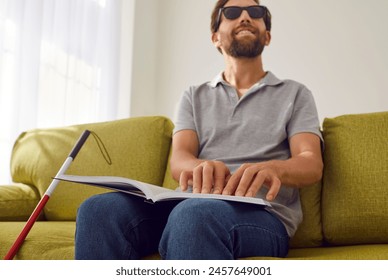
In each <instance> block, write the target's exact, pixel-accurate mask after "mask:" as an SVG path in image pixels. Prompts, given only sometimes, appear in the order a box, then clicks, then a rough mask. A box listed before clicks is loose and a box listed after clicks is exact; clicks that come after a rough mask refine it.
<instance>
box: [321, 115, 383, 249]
mask: <svg viewBox="0 0 388 280" xmlns="http://www.w3.org/2000/svg"><path fill="white" fill-rule="evenodd" d="M323 135H324V139H325V146H326V148H325V152H324V164H325V169H324V177H323V195H322V219H323V232H324V237H325V238H326V240H327V242H329V243H330V244H335V245H343V244H368V243H369V244H371V243H387V242H388V207H387V205H388V112H382V113H371V114H359V115H346V116H341V117H337V118H332V119H325V120H324V123H323Z"/></svg>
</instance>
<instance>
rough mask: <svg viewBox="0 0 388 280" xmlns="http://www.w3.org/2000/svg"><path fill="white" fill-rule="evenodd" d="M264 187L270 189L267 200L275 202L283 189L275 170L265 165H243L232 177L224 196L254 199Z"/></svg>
mask: <svg viewBox="0 0 388 280" xmlns="http://www.w3.org/2000/svg"><path fill="white" fill-rule="evenodd" d="M263 185H264V186H266V187H267V188H268V189H269V190H268V193H267V196H266V199H267V200H268V201H272V200H274V199H275V197H276V196H277V194H278V193H279V190H280V187H281V181H280V179H279V175H278V174H277V173H276V171H275V169H274V168H271V166H270V165H265V164H263V163H248V164H243V165H241V167H240V168H239V169H237V171H236V172H235V173H234V174H233V175H232V176H231V177H230V179H229V180H228V183H227V185H226V186H225V188H224V190H223V192H222V194H225V195H233V194H234V195H237V196H249V197H254V196H256V194H257V193H258V191H259V190H260V188H261V187H262V186H263Z"/></svg>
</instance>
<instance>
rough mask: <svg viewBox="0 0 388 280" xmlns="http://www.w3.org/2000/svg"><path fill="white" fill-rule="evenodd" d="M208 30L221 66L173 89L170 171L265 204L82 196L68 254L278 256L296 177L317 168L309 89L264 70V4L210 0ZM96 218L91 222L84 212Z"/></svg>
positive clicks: (291, 224)
mask: <svg viewBox="0 0 388 280" xmlns="http://www.w3.org/2000/svg"><path fill="white" fill-rule="evenodd" d="M211 31H212V35H211V39H212V42H213V44H214V46H215V47H216V48H217V49H218V50H219V51H220V52H221V54H222V55H223V57H224V60H225V69H224V71H222V72H221V73H220V74H219V75H218V76H217V77H215V78H214V79H213V80H212V81H211V82H206V83H204V84H202V85H199V86H192V87H190V88H189V89H188V90H187V91H185V92H184V94H183V95H182V98H181V101H180V106H179V110H178V114H177V118H176V121H175V129H174V135H173V144H172V157H171V162H170V165H171V171H172V174H173V177H174V178H175V179H176V180H177V181H179V184H180V187H181V189H182V190H183V191H192V192H194V193H215V194H223V195H236V196H247V197H260V198H263V199H266V200H267V201H269V202H270V203H271V207H258V206H256V205H250V204H244V203H236V202H234V203H233V202H227V201H223V200H210V199H187V200H184V201H181V202H171V203H161V204H155V205H150V204H147V203H144V202H143V201H142V200H141V199H138V198H134V197H132V196H128V195H125V194H122V193H113V194H112V193H110V194H104V195H99V196H95V197H92V198H90V199H89V200H87V201H85V202H84V203H83V204H82V205H81V207H80V209H79V213H78V217H77V233H76V258H78V259H139V258H142V257H145V256H147V255H148V254H151V253H154V252H157V251H158V250H159V253H160V255H161V257H162V258H163V259H238V258H244V257H252V256H270V257H285V256H286V255H287V253H288V246H289V239H290V238H291V237H292V236H293V235H294V234H295V232H296V230H297V227H298V225H299V224H300V222H301V221H302V218H303V217H302V210H301V205H300V200H299V191H298V189H299V188H301V187H305V186H309V185H311V184H313V183H315V182H317V181H319V180H320V179H321V177H322V169H323V163H322V156H321V142H322V136H321V134H320V129H319V120H318V116H317V110H316V106H315V103H314V99H313V96H312V94H311V92H310V91H309V90H308V89H307V88H306V87H305V86H304V85H302V84H300V83H297V82H295V81H292V80H280V79H278V78H277V77H276V76H275V75H274V74H273V73H272V72H270V71H264V68H263V63H262V52H263V50H264V48H265V47H266V46H268V45H269V44H270V41H271V14H270V12H269V10H268V9H267V8H266V7H264V6H261V5H260V4H259V1H255V0H219V1H217V3H216V5H215V8H214V10H213V12H212V17H211ZM96 220H98V223H95V222H94V221H96Z"/></svg>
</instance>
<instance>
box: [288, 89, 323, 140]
mask: <svg viewBox="0 0 388 280" xmlns="http://www.w3.org/2000/svg"><path fill="white" fill-rule="evenodd" d="M303 132H308V133H313V134H316V135H317V136H319V137H320V138H321V141H323V138H322V134H321V130H320V124H319V118H318V112H317V108H316V105H315V101H314V97H313V95H312V93H311V92H310V90H308V89H307V88H306V87H304V86H303V87H302V88H301V89H300V90H299V91H298V93H297V95H296V97H295V101H294V108H293V112H292V116H291V118H290V120H289V122H288V124H287V133H288V138H291V137H292V136H293V135H295V134H297V133H303Z"/></svg>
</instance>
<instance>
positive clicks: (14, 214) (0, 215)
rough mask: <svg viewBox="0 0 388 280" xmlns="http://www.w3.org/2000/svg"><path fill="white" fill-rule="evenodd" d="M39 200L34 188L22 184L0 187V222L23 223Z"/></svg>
mask: <svg viewBox="0 0 388 280" xmlns="http://www.w3.org/2000/svg"><path fill="white" fill-rule="evenodd" d="M39 200H40V197H39V193H38V190H37V189H36V188H35V187H32V186H29V185H24V184H13V185H5V186H0V221H25V220H27V219H28V218H29V216H30V215H31V213H32V211H34V209H35V207H36V205H37V204H38V202H39Z"/></svg>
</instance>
